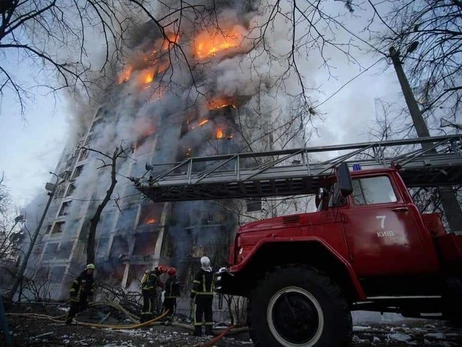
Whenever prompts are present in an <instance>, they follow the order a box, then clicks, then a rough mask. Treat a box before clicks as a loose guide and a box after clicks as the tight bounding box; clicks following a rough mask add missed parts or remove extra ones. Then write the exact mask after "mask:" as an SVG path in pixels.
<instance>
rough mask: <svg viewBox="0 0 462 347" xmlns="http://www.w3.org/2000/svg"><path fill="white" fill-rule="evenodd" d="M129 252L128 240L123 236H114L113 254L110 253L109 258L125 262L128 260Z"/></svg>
mask: <svg viewBox="0 0 462 347" xmlns="http://www.w3.org/2000/svg"><path fill="white" fill-rule="evenodd" d="M128 252H129V242H128V238H127V237H125V236H122V235H116V236H114V238H113V239H112V245H111V252H110V253H109V258H110V259H119V260H120V261H124V260H126V259H127V258H128Z"/></svg>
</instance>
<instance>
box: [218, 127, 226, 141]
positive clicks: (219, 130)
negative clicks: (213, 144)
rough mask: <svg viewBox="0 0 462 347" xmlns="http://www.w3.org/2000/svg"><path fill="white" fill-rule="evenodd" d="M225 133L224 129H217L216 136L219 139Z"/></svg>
mask: <svg viewBox="0 0 462 347" xmlns="http://www.w3.org/2000/svg"><path fill="white" fill-rule="evenodd" d="M224 136H225V135H224V134H223V130H221V129H217V133H216V137H217V139H222V138H223V137H224Z"/></svg>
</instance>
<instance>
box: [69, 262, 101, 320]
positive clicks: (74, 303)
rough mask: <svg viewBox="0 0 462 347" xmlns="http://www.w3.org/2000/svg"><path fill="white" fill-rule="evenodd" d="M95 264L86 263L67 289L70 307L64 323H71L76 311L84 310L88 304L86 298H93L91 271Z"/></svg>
mask: <svg viewBox="0 0 462 347" xmlns="http://www.w3.org/2000/svg"><path fill="white" fill-rule="evenodd" d="M94 270H95V265H93V264H88V265H87V266H86V268H85V270H84V271H82V273H81V274H80V275H79V276H77V278H76V279H75V280H74V282H73V283H72V286H71V289H70V290H69V295H70V302H71V308H70V309H69V313H68V314H67V318H66V324H71V323H72V319H73V318H74V317H75V315H76V314H77V313H80V312H82V311H84V310H85V309H86V308H87V306H88V300H90V301H91V300H93V289H94V286H95V281H94V279H93V271H94Z"/></svg>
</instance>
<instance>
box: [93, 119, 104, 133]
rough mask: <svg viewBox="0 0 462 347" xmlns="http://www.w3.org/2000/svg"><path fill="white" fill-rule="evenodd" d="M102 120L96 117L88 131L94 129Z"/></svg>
mask: <svg viewBox="0 0 462 347" xmlns="http://www.w3.org/2000/svg"><path fill="white" fill-rule="evenodd" d="M102 122H103V118H98V119H96V120H95V121H94V122H93V124H92V125H91V128H90V131H91V132H92V131H95V129H96V127H97V126H98V125H99V124H101V123H102Z"/></svg>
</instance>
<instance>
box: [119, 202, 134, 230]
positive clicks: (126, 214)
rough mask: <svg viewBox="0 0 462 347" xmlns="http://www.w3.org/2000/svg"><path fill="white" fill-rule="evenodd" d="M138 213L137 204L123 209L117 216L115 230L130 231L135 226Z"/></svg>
mask: <svg viewBox="0 0 462 347" xmlns="http://www.w3.org/2000/svg"><path fill="white" fill-rule="evenodd" d="M137 213H138V206H130V207H129V208H126V209H123V210H122V211H121V212H120V213H119V216H118V218H117V224H116V232H117V233H130V232H132V231H133V229H134V227H135V219H136V214H137Z"/></svg>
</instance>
